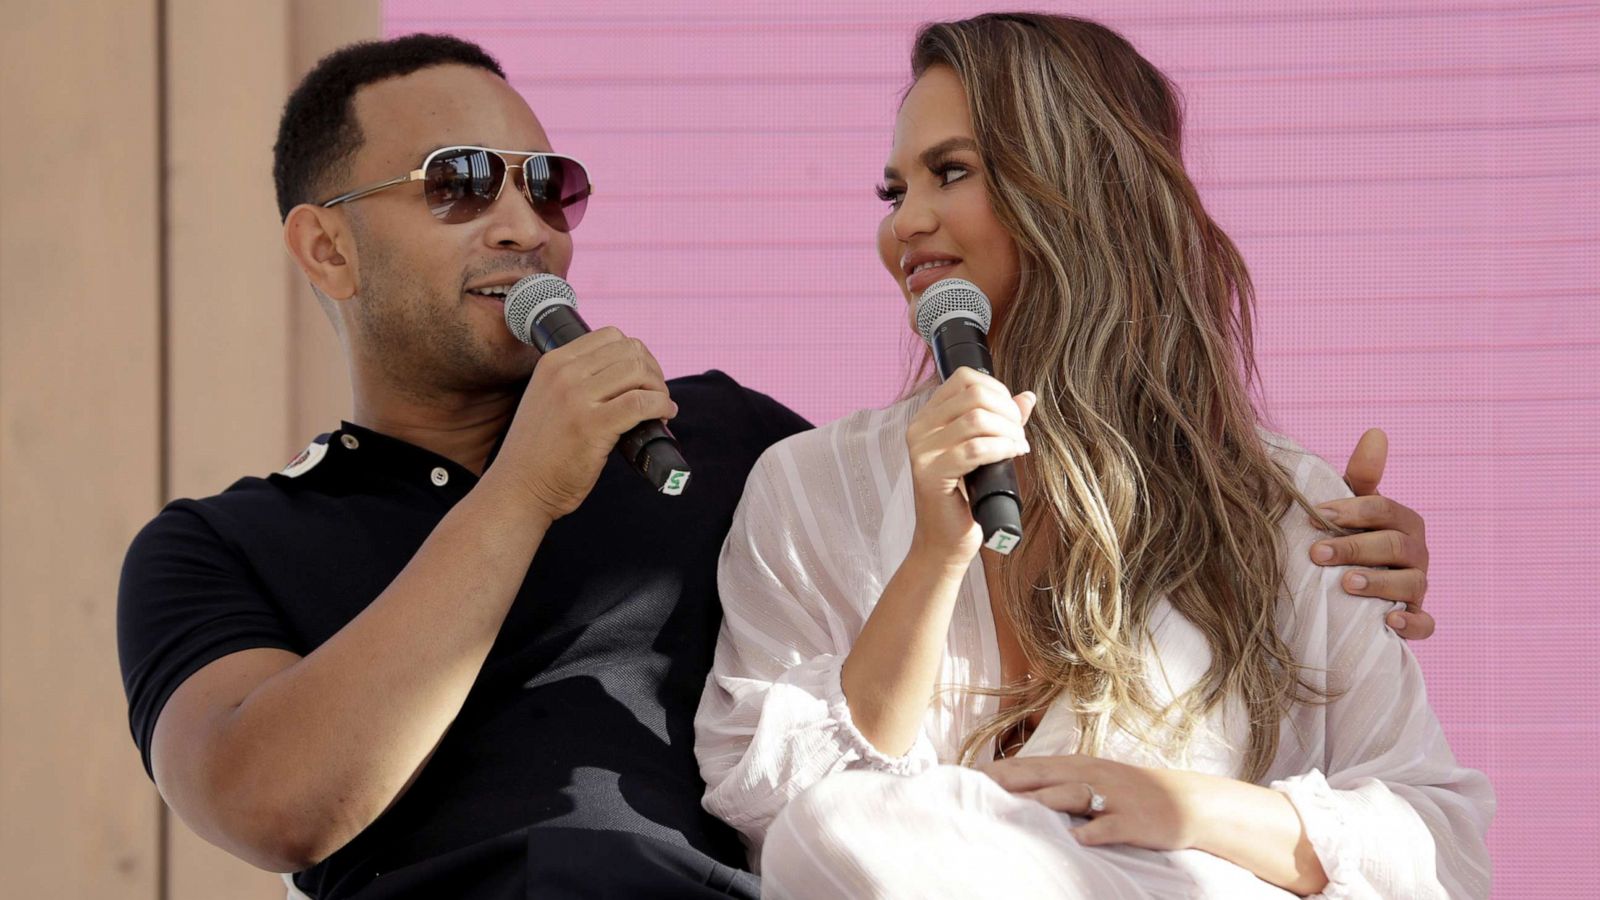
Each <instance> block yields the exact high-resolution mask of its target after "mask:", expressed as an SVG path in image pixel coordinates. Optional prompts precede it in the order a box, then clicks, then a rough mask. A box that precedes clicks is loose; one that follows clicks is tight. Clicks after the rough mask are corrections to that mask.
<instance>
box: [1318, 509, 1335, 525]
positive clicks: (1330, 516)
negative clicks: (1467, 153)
mask: <svg viewBox="0 0 1600 900" xmlns="http://www.w3.org/2000/svg"><path fill="white" fill-rule="evenodd" d="M1317 512H1319V513H1321V514H1322V517H1323V518H1324V519H1327V520H1328V521H1329V522H1332V523H1333V524H1335V525H1337V524H1339V511H1338V510H1337V509H1334V508H1333V507H1331V506H1319V507H1317Z"/></svg>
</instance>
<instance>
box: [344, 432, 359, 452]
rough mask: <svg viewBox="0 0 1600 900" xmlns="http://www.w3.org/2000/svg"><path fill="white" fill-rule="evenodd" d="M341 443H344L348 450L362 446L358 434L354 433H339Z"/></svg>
mask: <svg viewBox="0 0 1600 900" xmlns="http://www.w3.org/2000/svg"><path fill="white" fill-rule="evenodd" d="M339 443H341V444H343V445H344V448H345V449H346V450H354V449H355V448H357V447H359V446H361V442H360V441H358V440H356V436H355V435H353V434H341V435H339Z"/></svg>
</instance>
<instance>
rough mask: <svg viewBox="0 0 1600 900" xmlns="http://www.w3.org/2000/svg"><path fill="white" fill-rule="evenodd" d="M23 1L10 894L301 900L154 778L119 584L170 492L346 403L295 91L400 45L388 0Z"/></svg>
mask: <svg viewBox="0 0 1600 900" xmlns="http://www.w3.org/2000/svg"><path fill="white" fill-rule="evenodd" d="M0 15H3V20H4V21H5V23H6V24H5V28H4V29H3V31H0V880H3V884H4V885H5V886H4V889H3V890H0V893H3V894H4V895H5V896H15V897H94V898H121V897H129V898H140V900H156V898H159V900H168V898H170V900H190V898H212V897H253V896H254V897H282V896H283V890H282V886H281V884H280V883H279V882H278V881H277V879H276V877H275V876H271V875H267V874H265V873H261V872H257V871H255V870H253V869H251V868H250V867H248V866H246V865H244V864H243V863H239V862H237V861H235V860H233V859H232V858H231V857H229V856H227V855H226V854H224V853H223V852H222V851H220V850H216V849H215V848H212V847H210V846H209V845H207V844H205V843H203V842H201V841H200V840H198V839H197V838H195V837H193V836H192V835H191V834H189V832H188V830H187V829H186V828H184V827H183V825H182V824H181V823H180V822H178V821H177V819H176V817H174V816H172V815H170V814H169V813H167V812H166V811H165V809H164V807H163V806H162V805H161V802H160V799H159V797H158V796H157V795H156V793H155V791H154V789H153V788H152V787H151V785H150V783H149V781H148V779H146V777H145V775H144V772H143V771H142V769H141V767H140V765H139V759H138V754H137V752H136V751H135V750H134V748H133V745H132V742H131V740H130V739H129V736H128V729H127V724H126V723H127V719H126V712H125V707H124V702H123V699H122V693H121V684H120V679H119V676H118V670H117V663H116V643H115V611H116V610H115V598H116V580H117V571H118V567H119V565H120V562H121V559H122V554H123V551H124V550H125V549H126V547H127V544H128V541H129V540H130V539H131V538H132V536H133V534H134V532H135V531H136V530H137V529H138V528H139V527H140V526H141V525H142V524H143V523H144V522H145V521H147V520H148V519H149V518H150V516H152V515H153V514H154V513H155V511H156V510H157V509H158V508H159V507H160V504H161V503H162V502H163V501H164V500H166V499H169V498H171V497H175V496H183V495H195V494H207V493H214V492H216V491H218V490H220V489H222V488H223V487H225V486H227V484H228V483H229V482H231V481H232V480H233V479H235V478H237V477H239V476H240V475H243V474H261V473H264V472H268V471H271V470H273V469H276V468H278V467H279V466H280V465H282V464H283V462H284V461H286V460H287V459H288V458H289V457H290V456H292V455H293V453H294V452H295V451H296V450H298V449H299V447H300V446H301V445H302V444H303V443H304V442H305V441H306V440H307V439H308V438H309V437H311V436H312V435H314V434H316V433H317V432H318V431H322V430H326V429H328V428H329V427H331V426H333V425H334V424H336V421H337V419H338V418H339V417H340V416H341V415H343V414H344V411H345V409H346V407H347V405H348V402H349V401H348V388H347V385H346V382H345V374H344V369H343V365H342V363H341V362H340V361H339V356H338V351H337V347H336V345H335V343H334V341H333V339H332V333H331V330H330V329H329V328H328V326H327V323H326V321H325V320H324V319H323V318H322V313H321V311H320V309H318V308H317V306H316V303H315V301H314V300H313V299H312V298H311V297H310V295H309V292H308V291H307V290H306V289H305V288H304V287H303V286H302V284H301V282H300V280H299V279H298V278H297V277H295V276H294V274H293V273H292V271H291V268H290V264H289V262H288V261H287V258H286V257H285V255H284V253H283V250H282V245H281V242H280V238H279V230H278V220H277V215H276V209H275V208H274V206H273V199H272V184H271V175H270V159H271V148H272V140H273V135H274V131H275V128H276V123H277V116H278V112H279V110H280V109H281V107H282V104H283V100H284V97H285V95H286V94H287V92H288V90H289V88H290V87H291V86H292V84H293V81H294V79H296V78H298V77H299V75H300V73H302V72H303V71H304V70H305V69H306V68H307V67H309V66H310V64H311V63H312V62H314V61H315V60H316V58H317V57H318V56H320V55H321V54H322V53H324V52H326V51H327V50H329V49H331V48H333V47H335V46H337V45H339V44H342V43H346V42H348V41H351V40H356V39H360V38H365V37H373V36H376V35H377V34H378V33H379V29H380V18H379V4H378V0H338V2H327V0H275V2H273V0H267V2H256V3H249V4H245V3H237V4H236V3H227V4H218V3H207V2H201V0H71V2H60V3H27V2H24V0H5V2H4V4H3V12H0ZM163 176H164V177H163Z"/></svg>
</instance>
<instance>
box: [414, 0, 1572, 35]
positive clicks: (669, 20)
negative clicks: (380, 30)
mask: <svg viewBox="0 0 1600 900" xmlns="http://www.w3.org/2000/svg"><path fill="white" fill-rule="evenodd" d="M1593 14H1594V6H1593V4H1590V3H1550V4H1538V5H1532V4H1521V3H1489V4H1479V5H1475V6H1466V5H1453V6H1452V7H1451V8H1449V9H1384V10H1377V9H1367V10H1361V11H1358V12H1350V11H1344V12H1339V11H1332V10H1329V11H1322V10H1304V11H1301V10H1294V11H1290V10H1285V11H1282V12H1279V13H1276V14H1272V13H1267V14H1262V13H1253V14H1252V13H1229V12H1220V13H1210V14H1206V13H1200V14H1189V15H1140V14H1138V13H1121V14H1118V15H1116V16H1107V17H1105V19H1106V21H1107V22H1108V23H1109V24H1112V25H1114V26H1115V27H1117V28H1118V29H1119V30H1127V28H1128V27H1129V26H1132V25H1140V26H1145V25H1148V26H1165V25H1172V26H1185V25H1229V24H1247V25H1260V24H1264V23H1283V24H1300V23H1315V22H1366V21H1396V20H1410V19H1451V20H1456V19H1460V18H1461V17H1462V16H1485V17H1497V16H1505V17H1511V18H1518V19H1532V18H1539V19H1549V18H1566V17H1568V16H1570V17H1571V18H1575V19H1584V18H1586V17H1592V16H1593ZM624 21H625V22H628V23H632V24H636V25H638V26H639V27H641V28H649V29H650V30H652V31H699V30H702V29H706V28H712V29H717V30H725V31H766V30H769V29H774V28H805V29H810V30H813V31H879V30H892V31H895V32H901V31H905V30H907V29H908V28H909V24H908V23H907V21H906V20H904V19H879V18H858V19H848V18H847V19H845V20H844V21H840V20H837V19H830V20H815V19H799V18H786V19H730V18H728V17H726V16H717V15H704V16H692V15H672V16H626V17H623V16H616V17H609V18H607V17H571V18H569V17H564V16H563V17H561V19H560V20H559V22H552V21H550V20H549V19H539V18H533V17H528V16H450V17H448V18H440V17H438V16H405V15H394V16H386V17H385V18H384V23H383V24H384V34H385V35H388V36H392V35H396V34H401V33H404V32H407V31H414V30H429V29H435V28H439V27H446V28H461V27H474V26H481V27H498V28H505V27H527V28H536V29H539V30H541V31H542V32H544V33H550V32H557V31H569V30H570V31H576V30H593V31H606V32H615V31H616V30H617V28H618V26H619V24H620V23H621V22H624Z"/></svg>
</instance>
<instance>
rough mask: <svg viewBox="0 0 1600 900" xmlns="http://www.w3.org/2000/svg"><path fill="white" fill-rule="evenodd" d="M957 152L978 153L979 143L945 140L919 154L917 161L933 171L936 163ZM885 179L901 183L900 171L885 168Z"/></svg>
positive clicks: (962, 138) (958, 138) (958, 139)
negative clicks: (969, 151) (968, 151)
mask: <svg viewBox="0 0 1600 900" xmlns="http://www.w3.org/2000/svg"><path fill="white" fill-rule="evenodd" d="M957 150H971V151H972V152H974V153H976V152H978V142H977V141H975V140H973V139H972V138H969V137H952V138H945V139H944V140H942V141H940V142H939V143H937V144H934V145H933V146H932V147H929V148H928V149H926V150H924V151H922V152H921V153H920V154H918V155H917V161H918V162H920V163H922V165H923V166H925V167H927V168H929V169H931V168H933V165H934V163H936V162H938V161H939V160H940V159H941V158H943V157H945V156H948V155H949V154H951V153H953V152H955V151H957ZM883 178H884V180H885V181H899V180H900V170H899V169H896V168H895V167H893V166H884V167H883Z"/></svg>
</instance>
